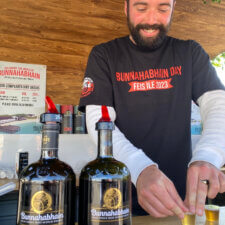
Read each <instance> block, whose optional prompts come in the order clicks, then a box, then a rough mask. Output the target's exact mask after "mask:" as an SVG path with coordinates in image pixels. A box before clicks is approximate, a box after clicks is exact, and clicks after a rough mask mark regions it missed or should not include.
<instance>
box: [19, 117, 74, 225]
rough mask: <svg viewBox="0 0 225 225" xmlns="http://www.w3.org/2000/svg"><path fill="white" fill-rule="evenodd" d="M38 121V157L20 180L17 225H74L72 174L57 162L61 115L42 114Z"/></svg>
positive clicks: (64, 164) (70, 169)
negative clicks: (40, 133)
mask: <svg viewBox="0 0 225 225" xmlns="http://www.w3.org/2000/svg"><path fill="white" fill-rule="evenodd" d="M41 122H42V123H43V128H42V146H41V157H40V159H39V161H37V162H35V163H32V164H30V165H28V166H27V167H25V168H24V169H23V171H22V172H21V175H20V177H19V199H18V210H17V225H22V224H29V225H33V224H35V225H37V224H38V225H41V224H54V225H56V224H57V225H74V218H75V190H76V189H75V188H76V184H75V182H76V179H75V174H74V172H73V170H72V168H71V167H70V166H68V165H67V164H66V163H64V162H62V161H60V160H59V159H58V137H59V128H60V126H59V123H60V122H61V115H60V114H55V113H44V114H42V115H41Z"/></svg>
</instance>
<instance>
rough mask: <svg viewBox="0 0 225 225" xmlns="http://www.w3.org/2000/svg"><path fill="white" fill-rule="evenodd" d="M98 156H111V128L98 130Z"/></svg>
mask: <svg viewBox="0 0 225 225" xmlns="http://www.w3.org/2000/svg"><path fill="white" fill-rule="evenodd" d="M98 157H100V158H112V157H113V149H112V131H111V130H99V131H98Z"/></svg>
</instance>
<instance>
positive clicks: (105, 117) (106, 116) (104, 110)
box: [98, 105, 111, 122]
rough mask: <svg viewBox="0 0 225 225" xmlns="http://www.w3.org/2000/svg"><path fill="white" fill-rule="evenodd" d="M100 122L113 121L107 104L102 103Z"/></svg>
mask: <svg viewBox="0 0 225 225" xmlns="http://www.w3.org/2000/svg"><path fill="white" fill-rule="evenodd" d="M98 122H111V119H110V117H109V112H108V109H107V106H105V105H102V118H101V119H100V120H99V121H98Z"/></svg>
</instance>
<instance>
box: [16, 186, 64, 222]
mask: <svg viewBox="0 0 225 225" xmlns="http://www.w3.org/2000/svg"><path fill="white" fill-rule="evenodd" d="M62 185H63V184H61V185H58V187H57V185H55V184H54V185H51V184H48V188H47V189H48V191H46V190H44V189H43V186H41V185H34V184H22V188H21V191H22V193H20V194H22V196H23V201H22V202H21V203H20V204H21V205H20V207H21V209H20V215H18V216H19V217H20V218H19V221H20V224H39V225H41V224H57V225H61V224H63V220H64V209H63V206H64V196H63V195H62V194H60V189H61V188H62V187H60V186H62Z"/></svg>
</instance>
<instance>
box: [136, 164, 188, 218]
mask: <svg viewBox="0 0 225 225" xmlns="http://www.w3.org/2000/svg"><path fill="white" fill-rule="evenodd" d="M137 193H138V202H139V204H140V205H141V206H142V207H143V208H144V209H145V210H146V211H147V212H148V213H149V214H150V215H152V216H154V217H166V216H171V215H177V216H178V217H179V218H181V219H182V218H183V217H184V212H185V211H187V210H188V209H187V208H186V207H185V205H184V203H183V202H182V200H181V198H180V196H179V195H178V193H177V191H176V189H175V187H174V185H173V183H172V182H171V181H170V180H169V179H168V178H167V177H166V176H165V175H164V174H163V173H162V172H161V171H160V170H159V169H158V168H149V169H146V170H145V171H144V172H142V174H141V175H140V176H139V178H138V182H137Z"/></svg>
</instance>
